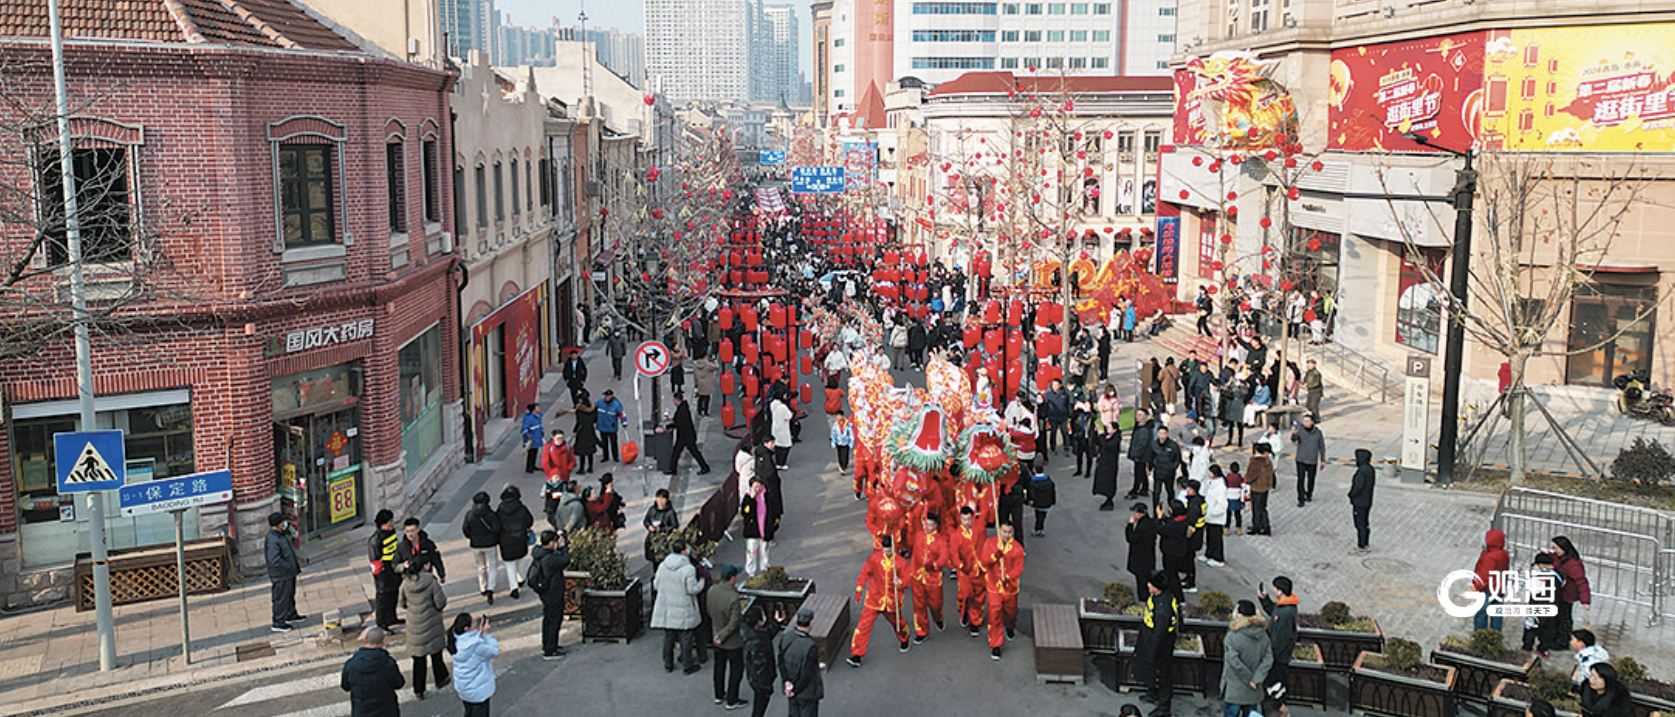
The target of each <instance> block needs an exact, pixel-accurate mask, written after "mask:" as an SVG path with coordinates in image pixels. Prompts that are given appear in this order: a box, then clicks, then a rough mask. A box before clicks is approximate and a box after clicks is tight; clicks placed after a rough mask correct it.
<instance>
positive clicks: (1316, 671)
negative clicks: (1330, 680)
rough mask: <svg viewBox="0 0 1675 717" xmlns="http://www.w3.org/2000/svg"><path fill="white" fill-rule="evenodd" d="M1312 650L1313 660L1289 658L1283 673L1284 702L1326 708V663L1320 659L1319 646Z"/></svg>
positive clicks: (1314, 646) (1311, 644)
mask: <svg viewBox="0 0 1675 717" xmlns="http://www.w3.org/2000/svg"><path fill="white" fill-rule="evenodd" d="M1303 644H1305V645H1310V646H1312V647H1313V648H1314V658H1315V659H1313V660H1299V659H1297V658H1295V657H1293V658H1291V664H1290V665H1289V666H1288V667H1287V670H1286V673H1285V701H1286V702H1288V703H1298V702H1302V703H1307V704H1312V705H1316V706H1318V707H1320V708H1321V709H1325V708H1326V663H1325V662H1323V661H1322V660H1321V659H1320V646H1319V645H1314V644H1313V643H1303Z"/></svg>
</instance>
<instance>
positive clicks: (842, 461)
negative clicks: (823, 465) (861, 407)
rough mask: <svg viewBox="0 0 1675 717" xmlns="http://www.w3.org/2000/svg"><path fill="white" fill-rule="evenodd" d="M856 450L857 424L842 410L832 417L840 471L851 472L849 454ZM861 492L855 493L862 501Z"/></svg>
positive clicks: (833, 436) (834, 444)
mask: <svg viewBox="0 0 1675 717" xmlns="http://www.w3.org/2000/svg"><path fill="white" fill-rule="evenodd" d="M854 448H855V424H854V423H852V422H851V421H850V420H849V416H848V415H847V414H845V413H844V412H843V411H842V409H839V410H838V412H837V413H835V414H833V415H832V450H835V451H837V462H838V470H840V471H847V470H849V452H850V451H851V450H854ZM860 497H861V491H858V490H857V491H855V498H856V500H860Z"/></svg>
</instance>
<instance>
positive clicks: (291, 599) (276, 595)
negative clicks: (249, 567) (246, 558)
mask: <svg viewBox="0 0 1675 717" xmlns="http://www.w3.org/2000/svg"><path fill="white" fill-rule="evenodd" d="M286 523H287V518H286V517H285V514H284V513H270V514H269V515H268V534H267V539H266V543H265V545H263V550H262V553H263V555H264V557H266V558H267V567H268V582H270V583H272V584H273V587H272V590H271V593H272V594H271V598H272V601H273V623H272V628H273V631H274V632H290V631H291V623H293V622H300V621H302V620H303V619H304V618H305V617H307V616H305V615H302V614H299V613H298V612H297V576H298V575H301V574H302V562H301V561H300V560H299V559H298V558H297V548H296V546H294V545H292V544H291V535H290V533H289V532H288V531H287V530H286V529H285V528H286Z"/></svg>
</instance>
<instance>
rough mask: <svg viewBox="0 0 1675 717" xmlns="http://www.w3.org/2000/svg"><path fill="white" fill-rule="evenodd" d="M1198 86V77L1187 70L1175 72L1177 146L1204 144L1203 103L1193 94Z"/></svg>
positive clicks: (1175, 130) (1175, 138)
mask: <svg viewBox="0 0 1675 717" xmlns="http://www.w3.org/2000/svg"><path fill="white" fill-rule="evenodd" d="M1197 86H1198V76H1197V75H1195V74H1193V73H1192V72H1189V71H1187V70H1175V127H1174V140H1175V144H1185V145H1201V144H1203V143H1204V108H1203V103H1202V102H1201V101H1200V100H1199V99H1198V97H1197V96H1196V95H1195V94H1194V93H1193V90H1194V89H1195V88H1196V87H1197Z"/></svg>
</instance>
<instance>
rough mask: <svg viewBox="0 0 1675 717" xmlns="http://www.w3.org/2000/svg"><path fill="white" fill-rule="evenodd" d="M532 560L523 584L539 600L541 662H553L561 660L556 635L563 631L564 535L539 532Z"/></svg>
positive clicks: (567, 563)
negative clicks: (538, 540)
mask: <svg viewBox="0 0 1675 717" xmlns="http://www.w3.org/2000/svg"><path fill="white" fill-rule="evenodd" d="M531 557H533V558H534V559H535V560H534V561H533V562H532V563H530V565H529V573H528V578H527V579H526V580H525V584H527V585H529V589H530V590H534V591H535V594H536V595H537V596H539V597H540V598H541V659H543V660H556V659H558V658H560V657H563V656H564V648H563V647H561V646H559V644H558V633H559V630H560V629H562V628H563V627H564V571H565V570H567V569H569V567H570V548H569V546H567V545H566V544H565V538H564V534H563V533H560V532H558V531H556V530H546V531H542V532H541V542H540V544H538V545H536V546H535V549H534V550H533V551H531Z"/></svg>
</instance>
